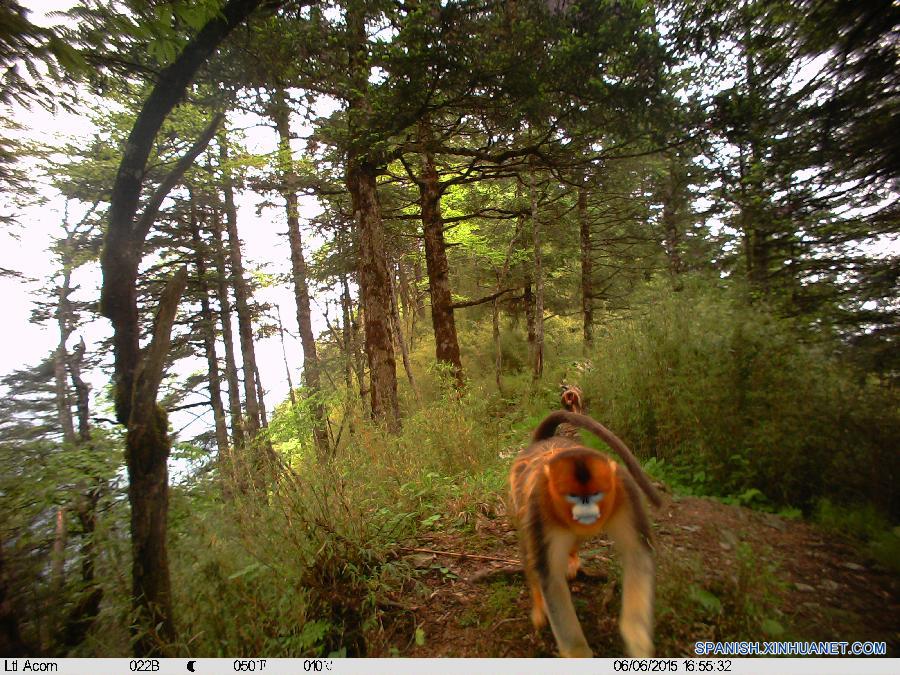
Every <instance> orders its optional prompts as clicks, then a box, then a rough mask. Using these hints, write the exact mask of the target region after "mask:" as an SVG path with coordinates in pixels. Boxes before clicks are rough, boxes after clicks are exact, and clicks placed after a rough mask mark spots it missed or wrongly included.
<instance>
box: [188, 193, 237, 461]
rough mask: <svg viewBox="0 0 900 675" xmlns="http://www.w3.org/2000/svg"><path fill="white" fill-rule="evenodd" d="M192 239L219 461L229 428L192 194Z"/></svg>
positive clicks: (224, 451)
mask: <svg viewBox="0 0 900 675" xmlns="http://www.w3.org/2000/svg"><path fill="white" fill-rule="evenodd" d="M190 217H191V220H190V227H191V241H192V242H193V244H194V266H195V267H196V269H197V291H198V293H199V295H200V321H199V324H200V325H199V329H200V330H199V332H200V335H202V336H203V349H204V351H205V352H206V367H207V371H208V373H209V402H210V405H211V406H212V411H213V424H214V426H215V431H216V449H217V450H218V456H219V464H220V465H221V464H222V463H223V461H225V459H226V458H227V457H228V428H227V427H226V425H225V406H224V405H223V404H222V381H221V377H220V376H219V358H218V356H217V355H216V330H215V325H216V324H215V318H214V317H213V313H212V309H211V308H210V305H209V292H210V291H209V282H208V280H207V274H206V257H207V248H206V246H205V244H204V243H203V239H202V238H201V237H200V224H199V223H198V222H197V210H196V208H195V205H194V198H193V195H191V216H190Z"/></svg>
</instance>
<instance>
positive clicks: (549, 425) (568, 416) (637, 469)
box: [533, 410, 662, 506]
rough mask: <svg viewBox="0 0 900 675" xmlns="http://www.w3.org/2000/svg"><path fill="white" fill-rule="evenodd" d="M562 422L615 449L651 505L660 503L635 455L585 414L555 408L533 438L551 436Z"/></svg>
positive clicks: (539, 439) (613, 435)
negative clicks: (578, 428) (593, 435)
mask: <svg viewBox="0 0 900 675" xmlns="http://www.w3.org/2000/svg"><path fill="white" fill-rule="evenodd" d="M563 422H568V423H569V424H571V425H573V426H576V427H581V428H582V429H587V430H588V431H590V432H591V433H593V434H595V435H596V436H597V437H598V438H600V439H601V440H602V441H603V442H604V443H606V444H607V445H608V446H609V447H611V448H612V449H613V450H615V451H616V454H618V455H619V457H621V458H622V461H623V462H625V466H627V467H628V471H629V473H631V475H632V476H633V477H634V480H635V482H637V484H638V485H640V486H641V489H642V490H643V491H644V494H646V495H647V498H648V499H649V500H650V501H651V502H652V503H653V505H654V506H659V505H661V504H662V499H660V496H659V493H658V492H657V491H656V488H654V487H653V485H651V484H650V479H649V478H648V477H647V474H646V473H644V470H643V469H642V468H641V465H640V463H639V462H638V461H637V459H635V456H634V455H633V454H631V450H629V449H628V446H627V445H625V443H623V442H622V441H621V440H620V439H619V437H618V436H616V435H615V434H614V433H613V432H611V431H610V430H609V429H607V428H606V427H605V426H603V425H602V424H600V423H599V422H597V421H595V420H593V419H592V418H590V417H588V416H587V415H579V414H578V413H573V412H569V411H568V410H557V411H556V412H552V413H550V414H549V415H547V417H545V418H544V421H543V422H541V423H540V424H539V425H538V428H537V429H535V430H534V436H533V440H534V441H535V442H537V441H543V440H546V439H548V438H551V437H553V436H554V434H555V433H556V427H558V426H559V425H560V424H562V423H563Z"/></svg>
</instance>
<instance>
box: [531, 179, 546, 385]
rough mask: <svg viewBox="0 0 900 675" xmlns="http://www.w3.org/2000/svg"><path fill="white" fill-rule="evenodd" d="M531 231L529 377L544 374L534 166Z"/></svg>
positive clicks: (540, 266) (541, 295) (538, 227)
mask: <svg viewBox="0 0 900 675" xmlns="http://www.w3.org/2000/svg"><path fill="white" fill-rule="evenodd" d="M529 180H530V187H531V233H532V237H533V243H534V279H535V284H534V352H533V353H532V361H531V364H532V371H531V379H532V380H539V379H541V377H543V375H544V270H543V263H542V260H541V228H540V223H539V222H538V217H537V192H536V190H535V187H534V167H532V168H531V171H530V178H529Z"/></svg>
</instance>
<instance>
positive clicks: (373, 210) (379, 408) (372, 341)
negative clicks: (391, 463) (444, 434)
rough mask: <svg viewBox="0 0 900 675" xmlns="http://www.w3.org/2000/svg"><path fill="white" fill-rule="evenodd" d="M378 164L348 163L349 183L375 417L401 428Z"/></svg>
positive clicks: (392, 426)
mask: <svg viewBox="0 0 900 675" xmlns="http://www.w3.org/2000/svg"><path fill="white" fill-rule="evenodd" d="M375 176H376V168H375V167H374V166H373V165H371V164H367V163H364V162H358V161H356V160H353V159H351V160H349V161H348V169H347V187H348V189H349V191H350V194H351V196H352V198H353V212H354V216H355V221H356V226H357V229H358V232H359V259H358V266H359V290H360V296H361V300H362V305H363V326H364V329H365V340H366V342H365V345H366V357H367V358H368V362H369V378H370V395H371V406H372V417H373V418H375V419H377V420H381V421H383V422H385V423H386V424H387V427H388V429H390V430H391V431H393V432H396V431H399V430H400V406H399V403H398V401H397V366H396V361H395V360H394V347H393V340H392V339H391V290H390V289H391V284H390V277H389V276H388V269H387V256H386V254H385V249H384V232H383V230H382V223H381V205H380V204H379V201H378V189H377V185H376V180H375Z"/></svg>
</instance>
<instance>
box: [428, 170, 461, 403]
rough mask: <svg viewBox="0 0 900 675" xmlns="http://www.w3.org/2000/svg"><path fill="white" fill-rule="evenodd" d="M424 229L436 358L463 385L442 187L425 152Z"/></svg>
mask: <svg viewBox="0 0 900 675" xmlns="http://www.w3.org/2000/svg"><path fill="white" fill-rule="evenodd" d="M418 184H419V204H420V206H421V209H422V229H423V231H424V235H425V265H426V268H427V270H428V288H429V293H430V295H431V324H432V327H433V328H434V346H435V358H436V359H437V361H438V362H439V363H444V364H446V365H447V366H448V367H449V368H450V372H451V374H452V375H453V379H454V380H455V382H456V386H457V387H458V388H461V387H462V386H463V369H462V360H461V359H460V354H459V339H458V338H457V335H456V321H455V319H454V317H453V298H452V294H451V292H450V271H449V264H448V263H447V248H446V245H445V243H444V220H443V218H442V217H441V187H440V183H439V181H438V173H437V169H436V168H435V165H434V157H433V156H432V155H431V153H428V152H424V153H422V174H421V176H420V178H419V180H418Z"/></svg>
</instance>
